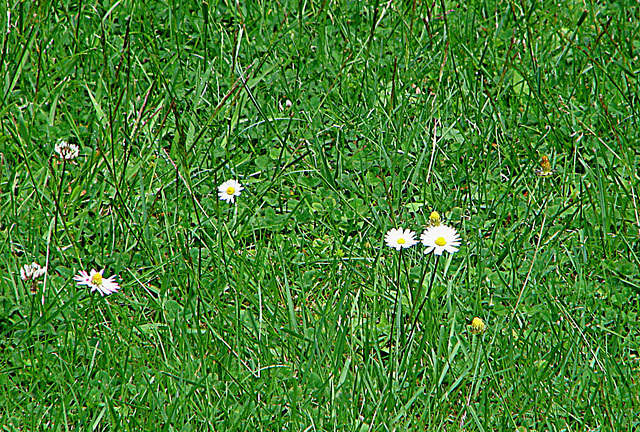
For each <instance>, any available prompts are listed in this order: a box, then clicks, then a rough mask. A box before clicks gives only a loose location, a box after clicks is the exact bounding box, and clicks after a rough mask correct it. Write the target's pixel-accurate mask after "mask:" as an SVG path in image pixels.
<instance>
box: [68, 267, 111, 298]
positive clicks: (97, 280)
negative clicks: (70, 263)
mask: <svg viewBox="0 0 640 432" xmlns="http://www.w3.org/2000/svg"><path fill="white" fill-rule="evenodd" d="M103 272H104V269H102V270H100V271H99V272H98V271H96V270H95V269H92V270H91V273H87V272H86V271H84V270H80V274H79V275H76V276H74V277H73V280H75V281H76V282H77V283H78V286H80V285H87V286H90V287H91V292H93V291H98V292H99V293H100V295H102V296H106V295H109V294H113V293H115V292H117V291H118V290H119V289H120V285H118V284H117V283H116V282H115V279H116V278H117V276H116V275H113V276H111V277H109V278H106V279H105V278H103V277H102V273H103Z"/></svg>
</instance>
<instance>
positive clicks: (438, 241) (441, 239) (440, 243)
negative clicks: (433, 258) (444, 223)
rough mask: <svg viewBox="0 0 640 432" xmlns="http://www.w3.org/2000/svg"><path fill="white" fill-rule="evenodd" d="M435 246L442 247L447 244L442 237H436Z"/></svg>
mask: <svg viewBox="0 0 640 432" xmlns="http://www.w3.org/2000/svg"><path fill="white" fill-rule="evenodd" d="M436 244H437V245H438V246H444V245H446V244H447V241H446V240H445V239H444V237H438V238H437V239H436Z"/></svg>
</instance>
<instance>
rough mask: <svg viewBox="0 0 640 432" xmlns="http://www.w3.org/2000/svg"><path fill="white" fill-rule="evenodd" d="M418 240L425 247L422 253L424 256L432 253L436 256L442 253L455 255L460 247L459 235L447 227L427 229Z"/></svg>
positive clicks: (453, 229) (440, 226)
mask: <svg viewBox="0 0 640 432" xmlns="http://www.w3.org/2000/svg"><path fill="white" fill-rule="evenodd" d="M420 239H421V240H422V244H423V245H425V246H426V247H427V248H426V249H425V251H424V253H425V254H429V253H431V252H433V253H435V254H436V255H442V251H447V252H449V253H456V252H458V247H459V246H460V235H459V234H458V232H457V231H456V230H455V228H451V227H449V226H447V225H438V226H431V227H429V228H427V230H426V231H425V232H423V233H422V235H421V236H420Z"/></svg>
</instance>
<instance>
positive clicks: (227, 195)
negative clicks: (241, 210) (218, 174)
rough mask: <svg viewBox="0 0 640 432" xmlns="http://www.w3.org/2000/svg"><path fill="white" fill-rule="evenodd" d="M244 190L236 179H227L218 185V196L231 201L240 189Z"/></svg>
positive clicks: (238, 194)
mask: <svg viewBox="0 0 640 432" xmlns="http://www.w3.org/2000/svg"><path fill="white" fill-rule="evenodd" d="M242 190H244V188H243V187H242V185H241V184H240V183H239V182H238V181H237V180H227V181H226V182H224V183H222V184H221V185H220V186H218V196H219V197H220V199H221V200H223V201H226V202H228V203H232V202H233V200H234V199H235V197H237V196H240V191H242Z"/></svg>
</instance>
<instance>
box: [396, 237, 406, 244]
mask: <svg viewBox="0 0 640 432" xmlns="http://www.w3.org/2000/svg"><path fill="white" fill-rule="evenodd" d="M406 242H407V241H406V240H405V239H403V238H399V239H398V244H405V243H406Z"/></svg>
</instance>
